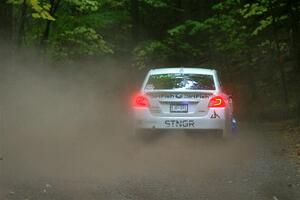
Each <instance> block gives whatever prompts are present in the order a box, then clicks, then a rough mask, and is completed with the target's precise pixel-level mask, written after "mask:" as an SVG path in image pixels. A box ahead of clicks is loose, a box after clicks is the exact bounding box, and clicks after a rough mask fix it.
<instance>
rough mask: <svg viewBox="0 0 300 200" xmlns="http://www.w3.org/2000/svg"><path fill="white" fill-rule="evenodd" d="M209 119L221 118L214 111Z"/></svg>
mask: <svg viewBox="0 0 300 200" xmlns="http://www.w3.org/2000/svg"><path fill="white" fill-rule="evenodd" d="M210 118H211V119H216V118H218V119H221V117H220V116H219V115H218V114H217V113H216V111H215V110H214V113H213V114H212V115H211V116H210Z"/></svg>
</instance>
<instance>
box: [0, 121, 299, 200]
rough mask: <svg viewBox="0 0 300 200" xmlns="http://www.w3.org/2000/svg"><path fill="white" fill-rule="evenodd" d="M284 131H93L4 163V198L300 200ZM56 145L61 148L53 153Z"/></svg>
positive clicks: (2, 196) (260, 127)
mask: <svg viewBox="0 0 300 200" xmlns="http://www.w3.org/2000/svg"><path fill="white" fill-rule="evenodd" d="M119 134H123V133H122V132H120V133H119ZM279 134H280V132H276V131H272V130H268V129H266V128H263V127H262V126H259V125H256V126H253V125H252V126H249V125H244V127H241V128H240V131H239V136H238V138H237V139H235V140H233V141H218V140H214V139H211V138H209V137H197V136H195V135H193V136H190V135H188V134H184V133H180V132H178V133H167V134H164V135H156V136H153V137H150V138H141V137H133V136H131V135H127V134H126V135H125V136H124V135H122V136H121V138H122V139H119V138H117V137H105V138H103V140H102V138H101V136H95V135H94V136H93V137H92V138H86V139H85V140H80V141H77V142H75V143H73V144H72V145H71V146H68V147H66V146H65V147H64V148H62V146H64V144H62V143H61V144H56V146H55V144H54V143H52V144H49V143H47V144H44V145H43V144H42V145H41V147H42V146H44V147H42V148H41V149H37V148H35V149H34V151H30V152H24V150H23V151H22V152H23V154H22V152H21V151H19V152H18V154H19V155H18V156H17V158H18V160H16V159H14V158H10V157H7V158H4V160H3V161H1V165H2V169H1V193H0V195H1V199H3V200H4V199H7V200H8V199H10V200H14V199H24V200H25V199H28V200H33V199H47V200H48V199H49V200H50V199H106V200H108V199H113V200H117V199H120V200H127V199H132V200H133V199H139V200H140V199H145V200H146V199H153V200H157V199H172V200H173V199H197V200H199V199H200V200H201V199H203V200H206V199H245V200H247V199H249V200H253V199H259V200H264V199H266V200H267V199H269V200H277V199H278V200H297V199H300V173H299V171H298V172H297V168H296V166H294V165H293V162H291V161H290V160H289V159H288V158H287V156H286V150H285V144H284V143H283V142H282V138H281V136H280V135H279ZM115 136H116V135H115ZM40 142H43V141H40ZM73 142H74V141H73ZM32 145H38V144H37V143H36V144H32ZM45 145H46V146H45ZM47 145H48V146H47ZM49 145H50V146H51V145H54V146H55V147H53V148H56V150H55V153H54V152H53V150H51V153H50V152H47V150H48V151H50V150H49V148H50V146H49ZM42 151H44V152H42ZM20 154H22V155H20Z"/></svg>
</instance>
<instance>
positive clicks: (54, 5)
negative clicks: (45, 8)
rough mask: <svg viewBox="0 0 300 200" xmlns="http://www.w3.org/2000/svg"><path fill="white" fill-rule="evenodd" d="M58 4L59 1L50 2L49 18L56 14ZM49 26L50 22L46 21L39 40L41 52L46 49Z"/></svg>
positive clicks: (52, 0) (51, 0)
mask: <svg viewBox="0 0 300 200" xmlns="http://www.w3.org/2000/svg"><path fill="white" fill-rule="evenodd" d="M60 2H61V0H56V1H55V0H50V5H51V7H50V12H49V14H50V15H51V16H54V14H55V13H56V11H57V9H58V6H59V4H60ZM51 24H52V21H51V20H47V22H46V27H45V30H44V32H43V35H42V38H41V42H40V46H41V49H42V50H43V51H44V50H45V49H46V48H47V43H48V40H49V35H50V28H51Z"/></svg>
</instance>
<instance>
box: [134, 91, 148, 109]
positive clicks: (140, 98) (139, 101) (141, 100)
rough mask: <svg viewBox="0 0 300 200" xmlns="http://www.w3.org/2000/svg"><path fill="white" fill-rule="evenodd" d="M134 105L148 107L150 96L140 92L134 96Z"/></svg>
mask: <svg viewBox="0 0 300 200" xmlns="http://www.w3.org/2000/svg"><path fill="white" fill-rule="evenodd" d="M132 104H133V106H134V107H144V108H146V107H148V106H149V101H148V98H147V97H146V96H145V95H143V94H138V95H136V96H135V97H134V98H133V102H132Z"/></svg>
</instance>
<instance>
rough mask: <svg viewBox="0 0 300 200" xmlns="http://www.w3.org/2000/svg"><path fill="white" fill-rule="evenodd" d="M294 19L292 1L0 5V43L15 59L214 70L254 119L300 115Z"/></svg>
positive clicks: (12, 0) (50, 0) (299, 41)
mask: <svg viewBox="0 0 300 200" xmlns="http://www.w3.org/2000/svg"><path fill="white" fill-rule="evenodd" d="M299 18H300V4H299V2H298V1H295V0H256V1H245V0H224V1H210V0H121V1H120V0H89V1H85V0H81V1H78V0H66V1H61V0H31V1H24V0H20V1H17V0H9V1H1V2H0V20H1V21H0V25H1V26H0V34H1V40H2V43H3V41H5V42H6V44H7V42H9V41H11V43H10V44H11V45H10V47H11V48H12V49H13V54H12V55H13V57H16V56H17V55H18V52H19V51H18V49H27V48H36V49H38V51H39V52H40V54H38V55H40V56H45V55H47V57H51V60H53V62H54V63H58V62H60V61H66V60H69V61H75V62H76V61H78V60H79V59H80V60H82V59H93V60H102V59H107V58H110V59H114V60H117V61H119V62H120V63H124V62H125V63H130V64H129V65H127V66H124V65H120V66H122V67H125V68H128V69H130V70H135V69H136V70H146V69H147V68H149V67H152V66H156V67H159V66H203V67H213V68H216V69H217V70H219V72H220V74H221V77H222V78H223V85H224V88H225V90H226V91H227V92H228V93H232V94H233V96H234V100H235V104H236V112H237V113H238V115H239V116H240V117H245V118H248V119H249V118H250V119H259V120H261V119H282V118H296V117H299V113H300V103H299V102H300V81H299V80H300V79H299V78H298V76H299V74H300V37H299V36H300V33H299V31H300V30H299V28H300V27H299V26H300V19H299ZM3 45H4V43H3ZM3 45H1V47H2V46H3ZM5 49H6V50H7V48H5ZM1 52H2V53H1V54H2V55H4V50H3V49H1ZM6 52H7V51H6ZM2 64H3V63H2Z"/></svg>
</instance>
